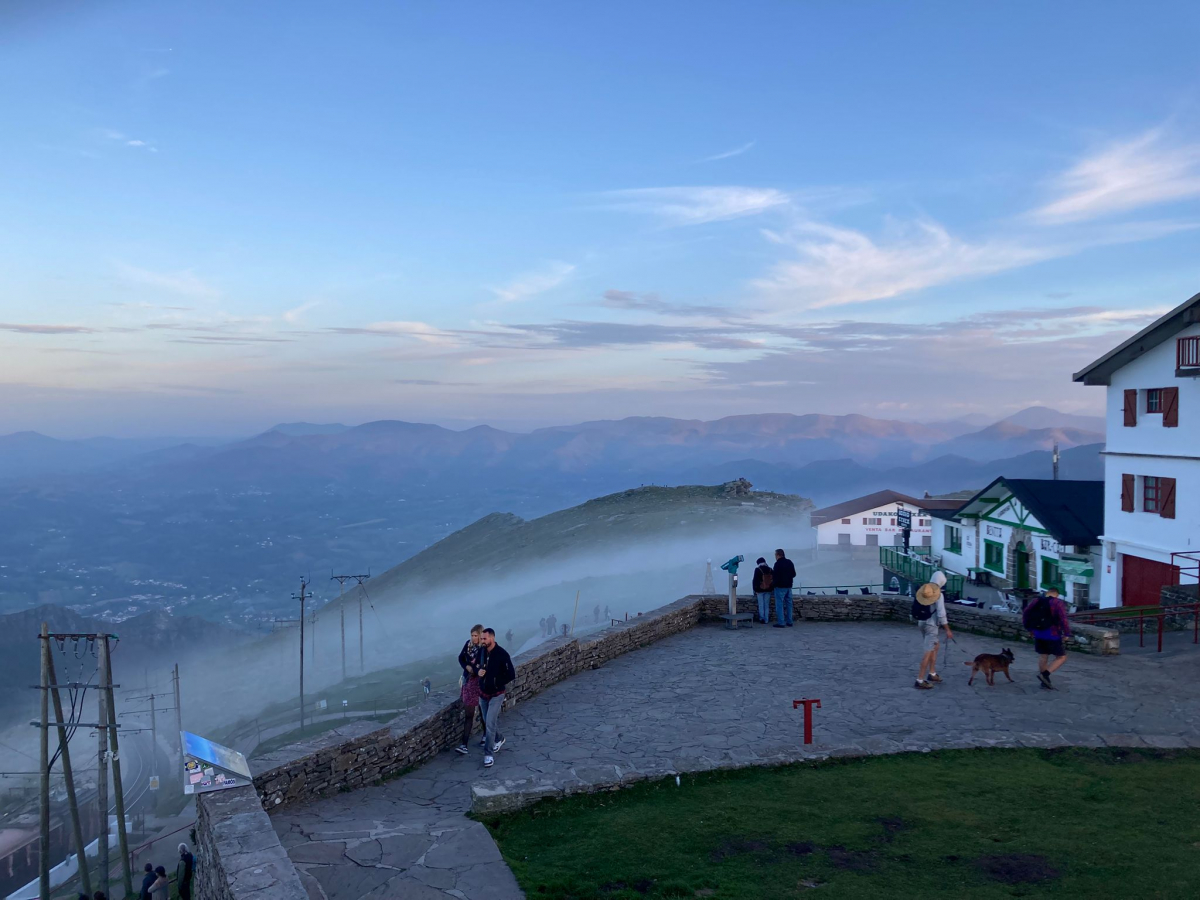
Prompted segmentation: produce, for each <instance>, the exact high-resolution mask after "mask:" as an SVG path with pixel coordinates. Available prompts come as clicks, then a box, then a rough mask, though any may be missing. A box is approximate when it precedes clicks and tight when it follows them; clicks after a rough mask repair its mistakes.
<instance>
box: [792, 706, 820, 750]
mask: <svg viewBox="0 0 1200 900" xmlns="http://www.w3.org/2000/svg"><path fill="white" fill-rule="evenodd" d="M801 704H803V705H804V743H806V744H811V743H812V710H813V706H814V705H816V707H817V709H820V708H821V701H820V700H809V699H807V698H805V699H804V700H793V701H792V709H798V708H799V707H800V705H801Z"/></svg>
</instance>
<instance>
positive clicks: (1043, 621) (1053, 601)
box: [1021, 588, 1071, 691]
mask: <svg viewBox="0 0 1200 900" xmlns="http://www.w3.org/2000/svg"><path fill="white" fill-rule="evenodd" d="M1021 620H1022V622H1023V623H1024V625H1025V627H1026V628H1028V629H1029V631H1030V633H1031V634H1032V635H1033V649H1034V650H1036V651H1037V653H1038V681H1040V682H1041V684H1042V688H1043V689H1044V690H1047V691H1050V690H1053V689H1054V685H1052V684H1051V683H1050V675H1051V673H1053V672H1057V671H1058V670H1059V669H1061V668H1062V666H1063V663H1065V662H1066V661H1067V651H1066V650H1065V649H1064V648H1063V640H1064V639H1065V638H1068V637H1070V636H1071V621H1070V619H1068V618H1067V606H1066V604H1065V603H1063V602H1062V599H1061V598H1060V597H1059V596H1058V588H1049V589H1048V590H1047V591H1046V593H1044V594H1042V596H1040V597H1038V598H1037V599H1036V600H1034V601H1033V602H1032V603H1030V604H1029V605H1028V606H1027V607H1025V612H1024V613H1023V614H1022V615H1021ZM1051 656H1053V657H1054V662H1052V663H1049V665H1047V663H1048V662H1049V659H1050V657H1051Z"/></svg>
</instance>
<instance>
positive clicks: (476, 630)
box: [454, 625, 483, 756]
mask: <svg viewBox="0 0 1200 900" xmlns="http://www.w3.org/2000/svg"><path fill="white" fill-rule="evenodd" d="M481 656H483V626H482V625H473V626H471V637H470V638H469V639H468V640H467V642H466V643H465V644H463V648H462V649H461V650H460V651H458V664H459V666H461V667H462V678H461V679H459V680H460V682H461V683H462V692H461V697H462V705H463V719H464V721H463V736H462V743H460V744H459V745H458V746H457V747H455V748H454V749H455V751H456V752H458V753H462V754H463V755H464V756H465V755H466V754H467V753H469V752H470V751H469V750H468V748H467V745H468V744H469V743H470V742H471V729H473V728H474V727H475V710H477V709H479V658H480V657H481Z"/></svg>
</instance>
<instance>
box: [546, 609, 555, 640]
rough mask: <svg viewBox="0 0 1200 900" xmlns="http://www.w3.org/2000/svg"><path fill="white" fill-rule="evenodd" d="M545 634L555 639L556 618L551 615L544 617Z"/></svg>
mask: <svg viewBox="0 0 1200 900" xmlns="http://www.w3.org/2000/svg"><path fill="white" fill-rule="evenodd" d="M546 634H548V635H550V637H556V636H557V634H558V616H556V615H554V613H551V614H550V615H549V616H547V617H546Z"/></svg>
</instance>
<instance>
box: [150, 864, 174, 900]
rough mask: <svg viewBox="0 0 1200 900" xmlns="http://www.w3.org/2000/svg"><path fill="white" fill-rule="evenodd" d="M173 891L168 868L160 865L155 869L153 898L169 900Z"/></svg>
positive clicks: (152, 886)
mask: <svg viewBox="0 0 1200 900" xmlns="http://www.w3.org/2000/svg"><path fill="white" fill-rule="evenodd" d="M170 892H171V882H170V880H169V879H168V878H167V870H166V869H164V868H163V867H162V866H158V867H157V868H156V869H155V870H154V883H153V884H152V885H150V898H151V900H167V896H168V895H169V894H170Z"/></svg>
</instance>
